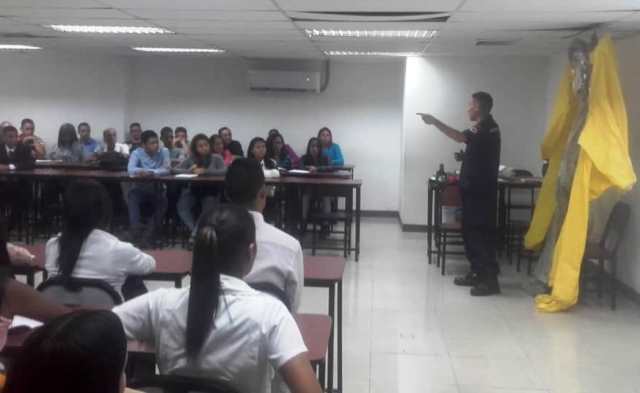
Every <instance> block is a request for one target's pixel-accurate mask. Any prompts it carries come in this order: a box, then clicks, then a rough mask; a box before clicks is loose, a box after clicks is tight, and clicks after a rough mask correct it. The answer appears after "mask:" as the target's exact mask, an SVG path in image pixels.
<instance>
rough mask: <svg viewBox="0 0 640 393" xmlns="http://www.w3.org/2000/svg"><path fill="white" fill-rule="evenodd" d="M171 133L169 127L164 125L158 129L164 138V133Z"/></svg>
mask: <svg viewBox="0 0 640 393" xmlns="http://www.w3.org/2000/svg"><path fill="white" fill-rule="evenodd" d="M168 134H171V136H173V130H172V129H171V127H168V126H164V127H162V128H161V129H160V136H161V137H163V138H164V136H165V135H168Z"/></svg>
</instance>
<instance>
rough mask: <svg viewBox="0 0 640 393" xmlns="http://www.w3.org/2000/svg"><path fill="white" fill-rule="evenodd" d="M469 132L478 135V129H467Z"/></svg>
mask: <svg viewBox="0 0 640 393" xmlns="http://www.w3.org/2000/svg"><path fill="white" fill-rule="evenodd" d="M469 131H470V132H471V133H472V134H477V133H478V127H471V128H469Z"/></svg>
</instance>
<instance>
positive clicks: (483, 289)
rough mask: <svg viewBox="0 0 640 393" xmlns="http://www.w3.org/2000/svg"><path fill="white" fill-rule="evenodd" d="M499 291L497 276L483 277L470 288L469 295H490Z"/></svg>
mask: <svg viewBox="0 0 640 393" xmlns="http://www.w3.org/2000/svg"><path fill="white" fill-rule="evenodd" d="M499 293H500V284H499V283H498V277H497V276H489V277H486V278H483V279H482V280H479V281H478V283H477V284H476V285H474V286H473V288H471V296H491V295H497V294H499Z"/></svg>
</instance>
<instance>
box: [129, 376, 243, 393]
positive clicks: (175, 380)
mask: <svg viewBox="0 0 640 393" xmlns="http://www.w3.org/2000/svg"><path fill="white" fill-rule="evenodd" d="M128 385H129V386H130V387H131V388H134V389H144V388H159V389H161V391H162V392H163V393H238V392H237V391H236V390H235V389H233V388H231V387H229V386H228V385H227V384H226V383H224V382H221V381H216V380H215V379H208V378H196V377H186V376H181V375H153V376H151V377H146V378H143V379H138V380H136V379H134V380H133V381H131V382H130V383H129V384H128Z"/></svg>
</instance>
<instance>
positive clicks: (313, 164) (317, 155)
mask: <svg viewBox="0 0 640 393" xmlns="http://www.w3.org/2000/svg"><path fill="white" fill-rule="evenodd" d="M300 162H301V164H302V168H303V169H306V170H309V171H311V172H314V171H316V170H317V169H318V168H319V167H324V166H328V165H329V159H328V158H327V156H325V155H323V154H322V150H321V149H320V140H319V139H318V138H316V137H313V138H311V139H309V142H307V152H306V153H305V155H303V156H302V159H301V160H300Z"/></svg>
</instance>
